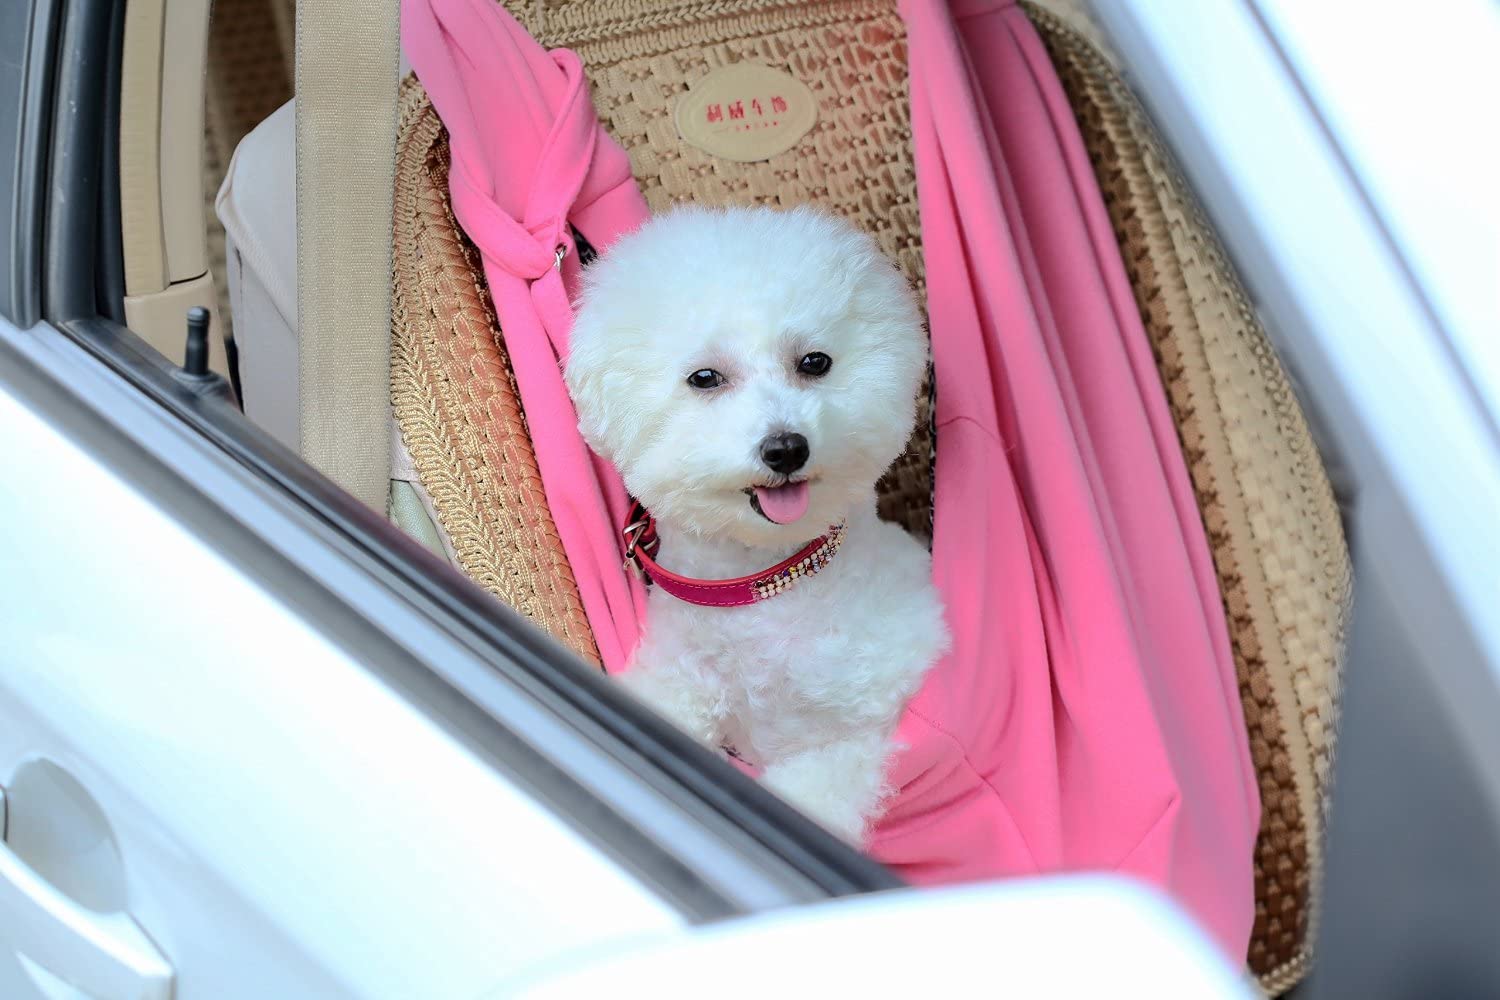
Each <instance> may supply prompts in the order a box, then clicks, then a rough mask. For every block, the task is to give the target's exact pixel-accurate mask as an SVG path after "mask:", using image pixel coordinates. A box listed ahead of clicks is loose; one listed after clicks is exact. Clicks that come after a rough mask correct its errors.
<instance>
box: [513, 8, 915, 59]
mask: <svg viewBox="0 0 1500 1000" xmlns="http://www.w3.org/2000/svg"><path fill="white" fill-rule="evenodd" d="M504 6H505V7H506V8H507V9H509V11H510V12H511V14H513V15H514V16H515V17H516V20H518V21H520V22H521V23H522V25H524V26H525V28H526V30H527V31H529V32H530V33H531V35H532V36H533V37H534V38H536V39H537V40H538V41H539V42H541V43H542V44H543V45H545V46H547V47H548V48H556V47H566V48H570V49H573V50H574V51H575V52H577V53H578V54H579V56H580V57H582V58H583V60H584V63H585V64H586V65H590V66H592V65H593V64H594V63H596V62H599V61H610V62H613V61H618V60H622V59H631V58H640V57H648V56H654V55H661V54H664V53H667V52H682V51H689V50H691V49H693V48H695V47H699V46H703V45H714V44H717V43H719V42H726V41H731V40H734V39H740V38H750V37H755V36H764V35H770V34H775V33H777V32H782V31H792V30H803V31H806V30H808V29H812V28H818V27H822V26H825V25H834V24H841V23H849V22H857V21H860V20H865V19H867V18H869V17H871V16H873V15H875V14H878V13H880V12H881V11H886V10H894V9H895V4H894V3H892V2H890V0H820V2H813V3H809V2H807V0H708V2H705V0H662V2H660V3H658V2H657V0H602V2H601V0H561V2H559V0H548V2H547V3H545V4H543V5H540V6H539V5H538V4H537V3H536V2H535V0H505V3H504Z"/></svg>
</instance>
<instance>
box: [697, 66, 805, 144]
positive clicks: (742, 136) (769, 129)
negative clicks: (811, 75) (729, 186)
mask: <svg viewBox="0 0 1500 1000" xmlns="http://www.w3.org/2000/svg"><path fill="white" fill-rule="evenodd" d="M676 119H677V134H678V135H680V136H682V138H683V141H684V142H687V143H689V144H691V145H694V146H697V147H698V148H699V149H701V150H703V151H704V152H706V153H709V154H710V155H713V156H717V157H719V158H720V159H724V160H734V161H735V162H736V163H755V162H757V161H759V160H769V159H770V158H771V157H773V156H775V155H776V154H777V153H784V152H786V151H787V150H789V149H791V148H792V147H793V146H795V145H796V144H797V140H798V139H801V138H802V137H803V136H804V135H806V134H807V133H808V130H809V129H811V128H812V127H813V125H815V124H817V121H818V105H817V102H816V100H815V99H814V98H813V93H812V91H811V90H809V89H808V88H807V84H805V83H803V82H802V81H801V80H798V79H797V78H796V77H794V76H791V75H790V74H787V73H783V72H782V71H781V70H778V69H772V68H771V67H769V66H763V65H761V64H759V63H735V64H734V65H733V66H725V67H723V68H722V69H716V70H714V71H713V72H712V73H709V74H708V75H707V76H705V77H704V78H703V79H701V80H699V81H698V82H697V83H695V84H693V88H692V89H691V90H689V91H688V92H687V93H686V94H684V95H682V97H680V98H678V100H677V113H676Z"/></svg>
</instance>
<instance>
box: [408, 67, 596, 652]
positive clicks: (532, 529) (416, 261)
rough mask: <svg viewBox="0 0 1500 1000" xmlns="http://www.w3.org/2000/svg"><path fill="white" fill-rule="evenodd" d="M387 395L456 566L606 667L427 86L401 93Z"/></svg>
mask: <svg viewBox="0 0 1500 1000" xmlns="http://www.w3.org/2000/svg"><path fill="white" fill-rule="evenodd" d="M396 155H397V166H396V212H395V214H396V218H395V241H396V253H395V257H394V271H395V274H394V295H393V300H392V339H391V402H392V405H393V407H394V409H395V415H396V420H397V422H398V424H399V425H400V428H401V434H402V438H403V439H404V440H405V442H406V445H407V448H408V450H409V451H410V452H411V457H412V463H413V465H414V466H415V468H416V470H417V475H418V477H419V478H420V479H421V481H422V486H423V488H424V489H426V490H427V493H428V495H429V496H430V497H431V498H432V503H433V507H434V509H435V510H436V511H437V514H438V520H439V521H441V522H442V525H443V528H444V530H445V531H446V532H447V533H448V537H449V538H450V539H451V540H452V543H453V548H454V552H455V555H456V557H457V561H458V565H459V567H460V568H461V569H462V570H463V571H464V573H466V574H467V575H468V576H469V577H470V578H471V579H473V580H474V581H475V582H476V583H478V584H479V585H480V586H482V587H484V588H485V589H486V590H488V591H489V592H490V593H492V594H494V595H495V596H496V597H498V598H500V600H502V601H504V602H505V603H506V604H508V605H510V606H511V607H513V608H515V609H516V610H517V611H519V612H520V613H521V614H523V615H525V616H526V617H527V618H529V619H531V620H532V621H533V622H535V623H536V624H538V625H540V626H541V627H542V628H544V629H546V630H547V631H548V632H550V633H551V634H552V635H553V636H554V637H556V638H557V639H559V640H560V641H561V642H562V643H563V644H564V645H566V646H568V647H569V648H570V649H572V650H573V651H574V652H575V653H577V654H578V655H579V656H582V657H583V658H584V659H585V660H588V661H590V662H592V663H595V664H597V663H598V662H599V653H598V649H597V647H596V646H595V644H594V640H593V635H592V633H591V632H590V630H589V626H588V620H587V618H586V617H585V616H584V613H583V605H582V602H581V600H580V599H579V597H578V588H577V585H576V583H575V581H574V578H573V573H572V570H571V568H570V567H569V565H568V561H567V557H566V556H565V554H564V553H563V549H562V542H561V540H560V539H559V538H558V535H557V528H556V526H555V525H554V524H553V521H552V517H551V514H550V512H549V510H548V507H547V501H546V496H545V494H544V493H543V491H542V482H541V476H540V474H539V473H538V471H537V467H536V455H535V452H534V451H533V450H532V446H531V437H530V433H529V431H528V429H527V427H526V423H525V419H524V417H523V416H522V413H521V406H520V401H519V397H518V394H517V392H516V387H515V383H514V380H513V377H512V375H511V372H510V368H509V363H508V361H507V360H506V358H505V354H504V351H503V349H502V348H501V346H500V343H501V342H500V339H499V328H498V325H497V323H496V321H495V316H494V311H493V307H492V305H491V303H490V298H489V293H488V291H487V290H486V289H485V286H484V284H483V273H482V269H481V267H480V263H479V259H478V254H477V253H476V252H475V251H474V249H473V248H472V247H471V246H469V245H468V244H467V243H466V242H465V241H464V239H463V237H462V236H461V235H460V233H459V231H458V227H457V225H456V223H455V222H454V220H453V217H452V215H451V213H450V212H449V209H448V158H447V142H446V136H445V134H444V132H443V129H442V124H441V123H440V122H439V120H438V117H437V114H436V113H435V112H434V111H433V110H432V105H431V104H430V103H429V102H428V100H427V95H426V93H425V92H424V91H423V90H422V88H421V85H420V84H418V83H416V81H414V80H409V81H408V82H407V83H406V84H404V85H403V87H402V89H401V117H400V132H399V137H398V140H397V152H396Z"/></svg>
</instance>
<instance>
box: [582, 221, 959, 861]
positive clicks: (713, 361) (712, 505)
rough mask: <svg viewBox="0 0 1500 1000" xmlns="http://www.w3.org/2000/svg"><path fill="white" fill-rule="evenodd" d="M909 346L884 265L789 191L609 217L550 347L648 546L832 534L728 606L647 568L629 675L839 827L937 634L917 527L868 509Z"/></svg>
mask: <svg viewBox="0 0 1500 1000" xmlns="http://www.w3.org/2000/svg"><path fill="white" fill-rule="evenodd" d="M925 363H926V341H925V338H924V335H923V330H922V321H921V316H920V314H919V312H918V309H917V306H916V303H915V302H914V301H913V298H912V294H911V291H910V289H909V288H908V286H907V283H906V281H905V279H904V278H903V277H902V276H901V274H900V272H899V271H898V270H897V269H896V268H895V267H894V266H893V265H892V264H891V263H890V262H889V261H888V260H886V259H885V258H884V257H882V256H881V254H880V252H879V250H878V249H877V247H876V245H875V242H874V241H873V240H872V239H871V238H870V237H868V236H867V235H865V234H864V233H862V232H860V231H858V230H856V229H855V228H853V227H852V226H850V225H849V224H847V223H845V222H843V221H841V220H838V219H835V218H833V217H830V216H827V215H822V214H819V213H817V212H814V211H811V210H805V209H798V210H795V211H791V212H776V211H771V210H768V209H731V210H724V211H710V210H703V209H682V210H678V211H676V212H673V213H671V214H669V215H665V216H662V217H658V218H656V219H655V220H653V221H651V222H649V223H648V224H646V225H645V226H643V227H642V228H641V229H640V230H638V231H637V232H635V233H633V234H631V235H630V236H627V237H625V238H622V239H621V240H620V241H619V242H618V243H617V244H616V245H615V246H614V247H613V248H611V249H610V250H609V252H608V253H606V254H605V255H604V256H603V257H601V258H600V259H599V260H598V261H596V262H595V263H594V264H592V265H591V266H590V267H589V269H588V271H587V275H586V278H585V281H584V293H583V298H582V304H581V308H580V311H579V314H578V319H577V323H576V325H575V326H574V328H573V334H572V346H571V357H570V358H569V359H568V363H567V372H566V374H567V381H568V386H569V389H570V391H571V393H572V396H573V399H574V402H575V403H576V405H577V408H578V414H579V422H580V427H581V430H582V432H583V434H584V436H585V438H586V439H587V440H588V441H589V443H590V444H591V445H592V446H593V447H594V449H595V450H596V451H598V452H599V453H600V454H601V455H604V456H605V457H607V458H608V459H610V460H611V461H612V462H613V463H614V464H615V466H616V467H617V468H618V469H619V470H620V474H621V475H622V476H623V477H624V481H625V485H626V487H627V488H628V489H629V490H630V493H631V495H632V496H634V497H635V498H636V499H637V500H639V501H640V502H641V504H643V505H644V506H645V508H646V509H647V510H649V511H650V513H651V514H652V515H654V517H655V519H656V523H657V530H658V533H659V539H660V546H659V548H657V549H656V553H655V556H656V560H657V561H658V562H659V564H660V566H661V567H664V568H665V569H667V570H670V571H671V572H672V573H674V574H677V575H680V576H684V577H691V578H695V579H698V580H703V581H723V580H732V579H735V578H742V577H747V576H749V577H753V576H755V575H756V574H759V573H761V572H762V571H765V570H767V569H768V568H769V567H773V566H774V565H776V564H777V563H779V562H781V561H783V560H784V559H786V558H788V557H789V556H791V555H793V554H796V553H798V552H799V551H800V550H802V549H804V547H806V546H808V544H809V541H810V540H816V539H819V538H820V537H824V536H826V537H827V538H828V539H831V544H824V546H823V547H822V548H823V551H822V552H821V553H820V554H819V555H818V556H816V557H814V558H812V560H811V562H812V563H813V565H812V566H807V565H804V566H803V567H799V569H800V570H802V572H801V573H800V574H799V575H795V576H794V578H792V579H790V580H789V581H783V583H782V584H780V585H778V586H776V587H772V588H771V590H772V592H771V593H769V594H767V593H764V592H760V593H757V594H756V595H755V597H756V599H755V600H754V601H753V603H746V604H743V605H742V606H733V607H725V606H705V605H703V604H699V603H692V602H690V601H689V600H685V599H683V598H682V597H680V596H675V595H674V593H671V592H668V590H667V588H666V587H664V586H662V585H660V581H659V585H657V586H654V587H653V588H652V590H651V594H650V598H649V603H648V614H649V622H648V625H647V628H646V634H645V636H644V637H643V640H642V643H641V646H640V648H639V649H638V651H637V652H636V655H635V658H634V661H633V663H632V665H631V667H630V669H629V670H628V671H627V672H626V673H625V675H624V679H625V680H626V681H627V682H628V683H629V686H630V688H631V690H633V692H634V693H635V694H636V695H637V696H638V697H640V698H641V699H643V700H644V701H645V702H647V703H648V704H650V705H651V706H653V707H655V708H656V709H657V710H658V711H660V712H661V713H662V714H664V715H665V716H667V717H668V718H669V719H671V720H672V721H674V722H676V723H677V724H678V725H679V726H681V727H682V728H684V729H686V730H687V731H688V732H689V733H691V734H692V735H694V736H696V737H697V738H698V739H700V740H702V741H703V742H705V743H707V744H709V745H712V746H730V747H733V748H734V749H735V751H736V752H737V753H739V755H740V756H741V757H743V758H744V759H746V760H748V761H751V762H753V763H756V764H759V765H761V766H762V767H763V769H764V779H763V780H764V781H765V782H766V783H767V785H769V786H770V787H771V788H772V789H773V790H774V791H776V792H777V793H778V794H779V795H781V796H782V797H783V798H785V799H786V800H788V801H789V802H791V803H792V804H794V805H796V806H798V807H800V808H801V809H802V810H803V811H804V812H806V813H807V814H809V815H810V816H812V817H813V818H814V819H816V820H818V821H820V822H821V823H822V824H823V825H824V826H826V827H828V828H829V829H830V830H832V831H833V832H834V833H836V834H839V835H840V836H842V837H844V838H845V839H847V840H850V841H852V842H854V843H856V844H858V843H862V842H863V839H864V837H865V835H866V834H867V832H868V829H869V825H870V823H871V822H872V821H873V820H874V819H875V818H876V817H877V816H878V815H879V813H880V808H881V803H882V800H883V799H884V798H885V796H886V795H887V793H888V789H887V787H886V784H885V777H884V775H885V769H886V763H887V759H888V758H889V756H890V755H891V752H892V750H893V749H894V743H893V731H894V728H895V723H896V721H897V719H898V717H899V715H900V713H901V710H902V708H903V706H904V705H905V704H906V702H907V700H908V699H909V698H910V697H911V696H912V695H913V694H914V693H915V692H916V690H917V687H918V685H919V683H920V682H921V679H922V676H923V674H924V673H925V672H926V671H927V669H928V668H929V667H930V666H931V665H932V664H933V662H934V661H935V660H936V659H937V658H938V656H939V655H941V654H942V652H943V651H944V650H945V649H946V647H947V643H948V634H947V630H946V627H945V625H944V623H943V612H942V606H941V603H940V601H939V598H938V595H937V592H936V590H935V589H934V588H933V586H932V582H931V573H930V559H929V556H928V554H927V551H926V549H925V548H924V547H923V546H922V545H920V544H918V543H917V542H916V541H914V540H913V539H912V538H910V537H909V536H908V535H907V534H906V533H905V532H904V531H902V530H901V529H900V528H899V527H897V526H895V525H892V524H887V523H885V522H882V521H880V520H878V519H877V518H876V515H875V489H874V487H875V482H876V480H877V479H878V478H879V477H880V476H881V474H882V473H883V472H884V471H885V470H886V469H887V468H888V467H889V466H890V465H891V463H892V462H893V461H895V459H896V458H897V457H898V456H899V455H900V453H901V450H902V448H903V446H904V445H905V443H906V440H907V438H908V436H909V435H910V433H911V430H912V427H913V424H914V422H915V418H916V396H917V391H918V388H919V385H920V380H921V377H922V373H923V370H924V367H925ZM840 526H842V527H841V528H840ZM840 542H841V544H840ZM830 549H831V550H832V551H829V550H830ZM783 575H785V574H783ZM763 590H764V588H763Z"/></svg>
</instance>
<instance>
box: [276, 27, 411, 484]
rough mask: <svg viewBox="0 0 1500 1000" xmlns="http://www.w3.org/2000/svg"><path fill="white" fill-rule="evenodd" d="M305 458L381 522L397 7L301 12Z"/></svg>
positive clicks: (386, 461) (300, 298) (300, 317)
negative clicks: (367, 508)
mask: <svg viewBox="0 0 1500 1000" xmlns="http://www.w3.org/2000/svg"><path fill="white" fill-rule="evenodd" d="M296 33H297V47H296V93H297V103H296V114H297V330H298V407H299V410H300V416H301V427H302V431H301V450H302V457H303V458H305V459H306V460H307V461H308V462H310V463H311V464H312V465H314V466H315V467H317V468H318V470H319V471H321V472H322V473H324V474H325V475H327V476H328V477H329V478H330V479H332V480H333V481H334V482H336V483H338V484H339V485H340V486H342V487H343V488H344V489H346V490H348V491H349V492H350V493H352V494H354V495H355V496H356V497H357V498H359V499H360V500H361V501H363V502H364V503H365V504H367V505H369V506H370V507H373V508H374V509H376V510H377V511H379V512H380V513H381V514H384V513H385V511H386V506H387V498H388V496H389V491H390V474H391V455H390V440H391V439H390V423H391V403H390V335H391V226H392V221H391V220H392V207H393V206H392V191H393V187H394V177H395V155H396V154H395V150H396V87H397V61H398V50H399V34H400V25H399V10H398V5H397V3H396V2H395V0H385V2H381V3H374V4H371V3H366V2H363V0H298V2H297V28H296Z"/></svg>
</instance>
